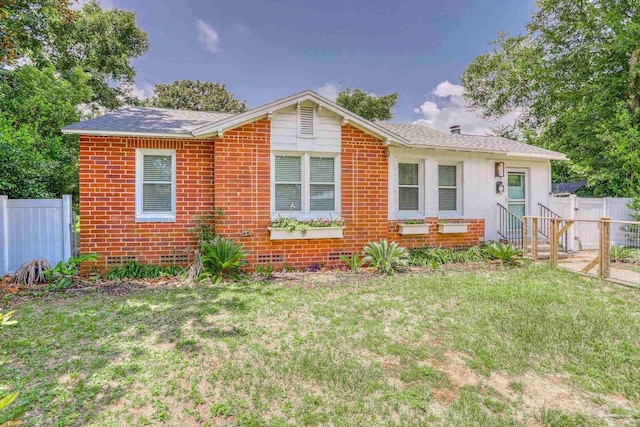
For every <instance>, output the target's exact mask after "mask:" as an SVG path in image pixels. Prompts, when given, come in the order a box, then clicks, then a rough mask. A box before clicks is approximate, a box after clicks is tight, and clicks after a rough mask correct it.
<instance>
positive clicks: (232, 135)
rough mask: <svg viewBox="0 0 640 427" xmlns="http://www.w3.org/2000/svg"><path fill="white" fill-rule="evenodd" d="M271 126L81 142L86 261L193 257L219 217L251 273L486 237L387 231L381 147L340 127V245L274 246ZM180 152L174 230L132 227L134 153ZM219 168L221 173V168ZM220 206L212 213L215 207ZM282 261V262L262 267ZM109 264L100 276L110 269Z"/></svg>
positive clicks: (478, 230) (479, 229)
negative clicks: (366, 251) (204, 135)
mask: <svg viewBox="0 0 640 427" xmlns="http://www.w3.org/2000/svg"><path fill="white" fill-rule="evenodd" d="M269 136H270V122H269V121H268V120H259V121H256V122H253V123H250V124H247V125H244V126H241V127H239V128H236V129H234V130H231V131H228V132H225V133H224V136H223V137H222V138H217V139H216V140H215V143H212V141H195V140H171V139H140V138H119V137H92V136H82V137H81V139H80V218H81V239H80V242H81V251H82V252H98V253H101V254H102V255H103V256H105V257H107V256H123V255H124V256H135V257H137V259H138V260H140V261H142V262H152V263H158V262H159V259H160V255H170V254H173V253H176V252H178V253H185V252H189V253H190V252H191V251H192V250H193V248H194V246H195V236H194V235H193V233H190V232H189V229H191V228H193V226H194V217H195V216H196V215H198V214H206V213H211V212H213V211H217V210H218V209H220V210H222V211H223V212H224V217H223V218H221V219H219V220H218V225H217V231H218V232H219V233H220V234H221V235H223V236H225V237H229V238H232V239H234V240H236V241H238V242H240V243H242V244H243V245H244V247H245V249H247V250H249V251H250V255H249V261H250V263H252V264H255V263H266V262H271V263H272V264H274V265H282V264H287V265H291V266H295V267H306V266H309V265H311V264H314V263H318V264H322V265H336V264H340V263H341V261H340V258H339V254H341V253H352V252H359V251H361V250H362V248H363V247H364V246H365V245H366V244H367V243H368V242H370V241H378V240H381V239H384V238H386V239H390V240H395V241H398V242H399V243H400V244H401V245H403V246H406V247H422V246H443V247H452V246H470V245H474V244H477V243H478V242H479V241H481V240H482V238H483V237H484V220H465V222H468V223H470V224H471V225H470V228H469V233H466V234H448V235H445V234H439V233H438V232H437V218H427V219H426V221H427V222H428V223H430V224H431V228H430V232H429V234H428V235H426V236H402V235H400V234H399V233H398V226H397V222H393V221H391V222H390V221H388V220H387V218H388V191H387V186H388V158H387V155H386V149H385V148H384V147H383V146H382V144H381V142H380V140H378V139H377V138H375V137H372V136H369V135H367V134H366V133H364V132H362V131H360V130H359V129H357V128H355V127H353V126H351V125H346V126H343V127H342V152H341V166H342V171H341V176H342V182H341V197H342V199H341V210H342V216H343V218H344V219H345V230H344V238H342V239H301V240H273V241H272V240H270V239H269V232H268V230H267V226H268V224H269V222H270V220H271V213H270V205H271V198H270V189H271V185H270V179H271V178H270V177H271V171H270V164H271V161H270V158H271V157H270V142H269ZM136 148H172V149H175V150H176V167H177V172H176V185H177V189H176V190H177V196H176V197H177V200H176V208H177V217H176V221H175V222H169V223H136V222H135V149H136ZM214 158H215V168H214ZM214 199H215V205H214ZM270 256H283V257H284V262H276V261H269V259H265V258H264V257H270ZM104 261H105V259H104V258H103V260H102V261H101V264H99V266H102V267H103V266H104V265H105V264H104Z"/></svg>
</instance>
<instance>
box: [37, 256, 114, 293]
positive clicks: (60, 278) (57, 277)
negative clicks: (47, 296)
mask: <svg viewBox="0 0 640 427" xmlns="http://www.w3.org/2000/svg"><path fill="white" fill-rule="evenodd" d="M100 256H101V255H100V254H96V253H93V252H90V253H87V254H80V255H78V256H77V257H73V258H69V260H68V261H66V262H62V261H61V262H59V263H58V264H57V265H56V266H55V267H54V268H52V269H51V270H47V271H45V272H44V273H43V274H44V277H45V279H46V280H47V282H49V285H48V286H47V288H48V290H52V291H59V290H63V289H66V288H68V287H69V286H71V278H72V277H73V276H75V275H77V274H78V273H80V264H81V263H83V262H86V261H96V260H98V259H99V258H100Z"/></svg>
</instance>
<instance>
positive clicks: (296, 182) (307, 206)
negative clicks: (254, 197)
mask: <svg viewBox="0 0 640 427" xmlns="http://www.w3.org/2000/svg"><path fill="white" fill-rule="evenodd" d="M339 162H340V159H339V157H338V156H327V155H316V154H308V153H302V154H298V153H295V154H275V155H274V159H273V169H274V173H273V176H274V182H273V200H272V203H273V206H274V210H275V212H276V213H282V214H284V213H292V214H295V215H296V216H308V217H314V216H330V215H339V180H338V175H339Z"/></svg>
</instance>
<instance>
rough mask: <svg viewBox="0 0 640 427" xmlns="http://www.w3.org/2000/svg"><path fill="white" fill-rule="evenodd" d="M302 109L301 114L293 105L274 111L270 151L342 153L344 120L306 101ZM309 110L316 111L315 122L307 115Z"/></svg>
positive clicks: (314, 113)
mask: <svg viewBox="0 0 640 427" xmlns="http://www.w3.org/2000/svg"><path fill="white" fill-rule="evenodd" d="M300 107H301V108H300V110H302V111H299V110H298V108H296V106H291V107H287V108H283V109H282V110H278V111H274V112H273V116H272V118H271V149H272V150H278V151H310V152H325V153H339V152H340V143H341V136H342V124H341V119H340V118H339V117H338V116H336V115H335V114H334V113H332V112H331V111H329V110H327V109H326V108H321V109H320V110H318V106H317V105H316V104H314V103H312V102H309V101H307V102H303V103H302V104H301V105H300ZM308 107H311V108H313V115H312V117H313V123H310V122H309V120H310V119H311V117H310V115H309V114H308V113H309V110H308V109H307V108H308ZM301 112H302V113H303V114H301ZM304 113H306V114H304ZM301 116H302V117H301ZM301 118H302V119H303V120H301ZM301 125H302V128H301Z"/></svg>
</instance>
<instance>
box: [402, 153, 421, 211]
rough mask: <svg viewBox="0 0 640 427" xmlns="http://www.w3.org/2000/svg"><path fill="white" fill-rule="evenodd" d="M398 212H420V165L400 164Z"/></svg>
mask: <svg viewBox="0 0 640 427" xmlns="http://www.w3.org/2000/svg"><path fill="white" fill-rule="evenodd" d="M398 210H399V211H401V212H404V211H409V212H418V211H419V210H420V165H419V164H418V163H398Z"/></svg>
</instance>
